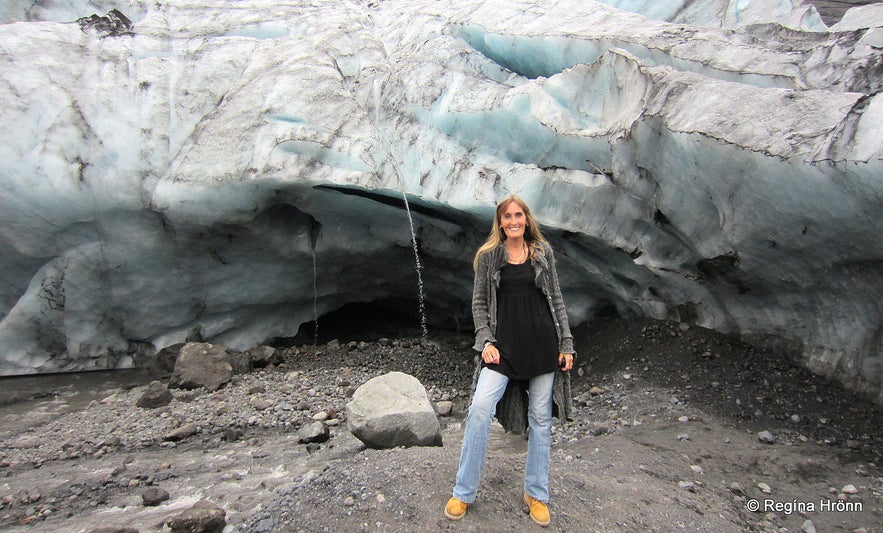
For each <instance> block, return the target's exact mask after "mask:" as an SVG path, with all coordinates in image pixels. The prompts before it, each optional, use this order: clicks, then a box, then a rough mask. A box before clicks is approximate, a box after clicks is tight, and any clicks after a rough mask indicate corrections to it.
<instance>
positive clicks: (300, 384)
mask: <svg viewBox="0 0 883 533" xmlns="http://www.w3.org/2000/svg"><path fill="white" fill-rule="evenodd" d="M575 336H576V344H577V348H578V350H579V358H578V368H577V370H576V371H575V372H574V374H573V384H574V396H575V400H576V405H577V409H576V411H577V413H576V419H575V420H572V421H569V422H566V423H564V424H560V423H556V425H555V439H554V444H553V450H552V470H551V485H552V502H551V509H552V512H553V523H552V526H551V527H550V528H549V529H550V530H553V531H573V532H577V531H579V532H584V531H598V532H610V531H636V532H637V531H642V532H643V531H660V532H665V531H715V532H721V531H734V532H735V531H770V532H772V531H812V530H813V529H810V528H811V527H814V528H815V530H816V531H820V532H827V531H869V532H883V528H881V526H880V524H881V523H883V470H881V461H883V458H881V455H883V448H881V436H883V411H881V409H879V408H878V407H875V406H873V405H871V404H869V403H868V402H867V401H866V400H865V399H863V398H861V397H859V396H857V395H855V394H852V393H850V392H849V391H846V390H844V389H843V388H842V387H840V386H839V385H837V384H835V383H831V382H829V381H826V380H824V379H821V378H819V377H817V376H813V375H811V374H810V373H809V372H808V371H806V370H804V369H802V368H801V367H799V366H797V365H796V364H794V363H793V362H792V361H791V359H790V358H789V357H788V356H787V354H786V353H783V352H781V351H776V350H770V349H761V348H758V347H753V346H751V345H748V344H745V343H742V342H740V341H739V340H738V339H735V338H731V337H728V336H725V335H721V334H718V333H715V332H711V331H708V330H704V329H701V328H695V327H693V328H688V327H686V325H684V326H681V325H679V324H677V323H667V322H657V321H652V320H621V319H608V320H601V321H596V322H595V323H593V324H590V325H587V326H585V327H581V328H579V329H578V330H577V331H575ZM469 343H470V339H469V338H467V337H464V336H458V335H455V334H453V333H449V332H433V333H431V334H430V337H429V340H427V341H421V340H420V339H419V337H415V336H404V337H398V338H396V339H393V340H383V339H382V340H375V341H368V342H358V341H353V342H346V341H345V340H344V342H331V343H327V344H323V345H321V346H319V347H315V346H312V345H303V346H292V347H289V348H282V349H280V350H279V353H280V354H281V355H283V358H282V362H281V363H280V364H279V365H271V366H269V367H267V368H263V369H258V370H255V371H252V372H250V373H247V374H241V375H237V376H235V377H234V380H233V382H232V383H231V384H229V385H228V386H226V387H224V388H222V389H220V390H218V391H216V392H204V391H202V392H200V391H180V390H176V391H173V393H174V396H175V399H174V400H173V401H172V403H171V404H169V405H168V406H166V407H161V408H155V409H145V408H139V407H136V402H137V401H138V399H139V398H140V397H141V396H142V395H143V393H144V391H145V390H146V388H147V385H146V383H147V381H149V380H150V379H151V378H152V377H151V376H146V375H144V373H117V374H109V375H108V374H101V375H98V374H95V375H92V377H94V378H96V379H92V380H91V381H90V380H89V375H86V378H85V379H86V381H84V377H83V375H77V376H68V377H67V378H65V379H68V380H75V381H76V384H75V385H70V384H67V383H66V382H65V381H64V379H62V378H59V379H57V380H55V381H53V383H55V385H54V387H48V388H47V386H46V383H47V382H46V381H44V382H43V384H42V385H39V384H36V383H37V382H36V381H33V380H34V379H35V378H17V379H15V380H5V382H4V383H3V390H4V393H3V394H2V395H0V399H2V402H3V403H5V405H3V406H2V407H0V414H2V428H0V529H3V530H6V531H15V532H21V531H64V532H72V531H82V532H86V531H90V530H92V529H94V528H97V527H99V526H116V527H122V526H127V527H131V528H134V529H137V530H139V531H142V532H148V531H162V530H166V531H168V526H163V523H164V521H165V520H166V519H167V518H169V517H170V516H173V515H175V514H177V513H180V512H181V511H182V510H184V509H186V508H188V507H190V506H191V505H192V504H193V503H194V502H196V501H197V500H200V499H207V500H209V501H211V502H213V503H215V504H217V505H219V506H220V507H222V508H223V509H224V510H225V511H226V513H227V515H226V519H227V524H228V525H227V528H226V531H241V532H245V531H249V532H276V531H308V532H313V531H389V532H399V531H400V532H413V531H427V532H428V531H472V532H483V531H488V532H495V531H523V530H528V531H530V530H539V529H540V528H539V527H537V526H535V525H534V524H533V523H532V522H531V520H530V519H529V518H528V517H527V516H526V515H524V514H523V513H522V510H521V506H520V494H521V479H522V478H521V476H522V472H523V461H524V452H525V450H526V445H525V442H524V441H523V440H522V439H521V438H520V437H517V436H513V435H508V434H505V433H503V432H502V430H500V428H499V427H496V426H495V427H494V430H493V436H492V443H491V450H490V451H489V455H488V465H487V468H486V471H485V474H484V477H483V481H482V487H481V492H480V494H479V499H478V502H477V503H476V505H474V506H473V507H472V508H470V510H469V513H468V514H467V516H466V517H465V518H464V519H463V520H462V521H460V522H450V521H448V520H447V519H445V518H444V516H443V515H442V506H443V505H444V502H445V501H446V499H447V498H448V497H449V495H450V491H451V488H452V483H453V479H454V475H455V471H456V466H457V457H458V454H459V445H460V441H461V439H462V424H461V423H462V418H463V414H464V410H465V409H466V406H467V402H468V396H469V387H470V384H471V375H472V370H473V366H472V365H473V363H472V355H473V354H472V353H471V351H470V349H469V347H468V345H469ZM393 370H399V371H403V372H406V373H409V374H411V375H414V376H416V377H417V378H418V379H419V380H420V381H421V382H422V383H423V384H424V385H425V386H426V388H427V390H428V393H429V395H430V397H431V398H432V399H433V400H435V401H442V400H452V401H453V402H454V413H453V414H452V415H451V416H449V417H444V418H442V422H443V426H444V430H443V439H444V446H442V447H424V448H396V449H391V450H370V449H365V448H364V447H363V446H362V445H361V443H360V442H359V441H358V440H356V439H355V438H354V437H353V436H352V435H351V434H350V433H349V432H348V431H347V430H346V421H345V405H346V402H347V401H348V399H349V398H350V397H351V395H352V393H353V391H354V390H355V388H356V387H357V386H358V385H360V384H361V383H363V382H365V381H367V380H368V379H370V378H371V377H374V376H377V375H380V374H382V373H385V372H388V371H393ZM154 377H155V376H154ZM28 380H32V381H28ZM15 391H17V392H15ZM3 398H5V399H3ZM315 418H324V419H325V420H326V423H327V424H329V426H330V428H331V435H332V436H331V438H330V440H328V441H327V442H325V443H323V444H318V445H317V444H312V445H304V444H299V443H298V439H297V437H296V430H297V429H298V428H299V427H301V426H303V425H305V424H307V423H309V422H312V421H313V420H314V419H315ZM150 489H161V491H164V492H166V493H168V499H167V500H165V501H161V502H158V503H159V504H158V505H145V495H146V494H147V493H148V491H149V490H150ZM153 493H154V494H155V493H156V491H153ZM753 501H758V502H759V503H760V505H761V509H760V510H759V511H756V512H755V511H753V510H752V509H751V506H752V505H753V503H752V502H753ZM151 503H157V502H151Z"/></svg>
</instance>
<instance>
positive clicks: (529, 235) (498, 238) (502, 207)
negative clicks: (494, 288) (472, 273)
mask: <svg viewBox="0 0 883 533" xmlns="http://www.w3.org/2000/svg"><path fill="white" fill-rule="evenodd" d="M512 202H515V203H516V204H518V207H520V208H521V210H522V211H524V218H525V220H526V221H527V224H526V225H525V227H524V241H525V242H526V243H527V249H528V251H529V253H530V258H531V259H533V258H534V257H536V254H538V253H542V247H541V246H540V243H546V242H548V241H546V238H545V237H543V232H542V231H540V225H539V224H537V221H536V220H535V219H534V218H533V214H532V213H531V212H530V208H529V207H528V206H527V204H526V203H524V200H522V199H521V198H519V197H518V196H516V195H514V194H510V195H509V196H507V197H505V198H503V199H502V200H500V203H498V204H497V212H496V214H495V215H494V222H493V225H492V226H491V233H490V235H488V238H487V240H486V241H484V244H482V245H481V246H480V247H479V248H478V251H477V252H475V258H473V259H472V269H473V270H477V269H478V258H479V257H481V255H482V254H484V253H486V252H489V251H491V250H495V249H496V248H497V247H498V246H500V244H502V243H503V241H505V240H506V232H505V231H503V227H502V221H503V213H504V212H505V211H506V209H508V208H509V204H511V203H512Z"/></svg>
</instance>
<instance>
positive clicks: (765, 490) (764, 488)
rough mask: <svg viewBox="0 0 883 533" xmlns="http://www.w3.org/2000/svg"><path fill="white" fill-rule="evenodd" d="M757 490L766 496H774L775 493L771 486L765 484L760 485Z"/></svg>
mask: <svg viewBox="0 0 883 533" xmlns="http://www.w3.org/2000/svg"><path fill="white" fill-rule="evenodd" d="M757 488H758V490H760V492H762V493H764V494H772V493H773V489H771V488H770V486H769V485H767V484H766V483H764V482H760V483H758V484H757Z"/></svg>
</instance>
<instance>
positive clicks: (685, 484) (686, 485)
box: [678, 481, 696, 492]
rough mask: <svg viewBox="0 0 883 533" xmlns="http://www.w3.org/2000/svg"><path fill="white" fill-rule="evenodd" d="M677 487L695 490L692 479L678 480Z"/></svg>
mask: <svg viewBox="0 0 883 533" xmlns="http://www.w3.org/2000/svg"><path fill="white" fill-rule="evenodd" d="M678 487H680V488H682V489H684V490H688V491H690V492H696V484H695V483H693V482H692V481H678Z"/></svg>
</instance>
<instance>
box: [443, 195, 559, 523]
mask: <svg viewBox="0 0 883 533" xmlns="http://www.w3.org/2000/svg"><path fill="white" fill-rule="evenodd" d="M473 268H474V269H475V284H474V286H473V292H472V318H473V320H474V321H475V346H474V348H475V349H476V350H480V351H481V358H480V361H479V367H478V369H477V382H476V383H475V386H474V392H473V395H472V404H471V405H470V407H469V414H468V416H467V417H466V429H465V432H464V435H463V448H462V450H461V452H460V466H459V469H458V471H457V483H456V485H455V486H454V491H453V497H452V498H451V499H450V500H448V503H447V505H446V506H445V516H447V517H448V518H450V519H452V520H459V519H460V518H462V517H463V516H464V515H465V514H466V509H467V507H468V506H469V505H470V504H471V503H472V502H474V501H475V497H476V493H477V492H478V482H479V479H480V477H481V470H482V468H483V467H484V461H485V453H486V451H487V442H488V434H489V432H490V426H491V422H492V421H493V418H494V415H495V413H496V415H497V418H498V419H499V420H500V422H501V424H503V427H504V428H506V429H507V430H512V429H519V418H522V419H523V418H526V419H527V420H526V422H521V427H520V428H521V429H523V427H524V426H525V425H526V426H529V433H528V435H529V438H528V445H527V461H526V464H525V471H524V503H525V505H526V506H527V507H528V509H529V512H530V516H531V518H533V520H534V521H535V522H536V523H538V524H540V525H541V526H547V525H549V523H550V522H551V518H550V515H549V508H548V506H547V503H548V501H549V455H550V449H551V444H552V416H553V406H554V407H557V409H558V416H559V417H560V418H566V417H567V415H568V414H569V409H570V381H569V374H563V373H561V372H568V371H569V370H570V369H571V368H573V358H574V350H573V337H572V336H571V334H570V327H569V325H568V322H567V313H566V312H565V309H564V300H563V298H562V297H561V289H560V287H559V286H558V273H557V271H556V269H555V259H554V257H553V254H552V248H551V247H550V246H549V243H548V242H547V241H546V239H545V238H544V237H543V234H542V233H541V232H540V228H539V226H538V225H537V223H536V221H535V220H534V218H533V216H532V215H531V213H530V209H529V208H528V207H527V205H526V204H525V203H524V201H523V200H521V199H520V198H518V197H517V196H514V195H512V196H508V197H507V198H505V199H503V201H501V202H500V203H499V204H498V205H497V210H496V216H495V218H494V225H493V227H492V228H491V233H490V236H489V237H488V239H487V241H486V242H485V243H484V244H483V245H482V246H481V247H480V248H479V249H478V252H477V253H476V254H475V259H474V261H473ZM557 370H560V371H561V372H557ZM525 388H526V389H527V396H528V401H527V402H526V404H524V403H519V402H523V395H522V394H521V393H520V392H519V389H520V390H522V391H523V390H524V389H525ZM501 399H503V401H501ZM498 402H499V406H498Z"/></svg>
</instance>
